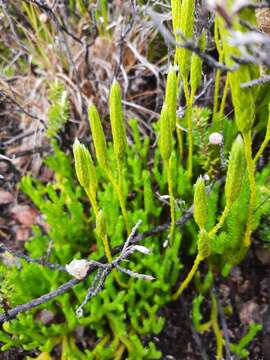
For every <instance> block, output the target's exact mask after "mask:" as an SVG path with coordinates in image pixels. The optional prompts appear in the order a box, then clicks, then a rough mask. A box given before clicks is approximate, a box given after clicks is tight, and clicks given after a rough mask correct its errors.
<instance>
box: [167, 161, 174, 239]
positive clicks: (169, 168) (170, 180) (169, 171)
mask: <svg viewBox="0 0 270 360" xmlns="http://www.w3.org/2000/svg"><path fill="white" fill-rule="evenodd" d="M166 168H167V179H168V191H169V198H170V211H171V225H170V243H171V244H172V243H173V238H174V231H175V221H176V219H175V200H174V196H173V178H172V157H170V159H169V161H167V163H166Z"/></svg>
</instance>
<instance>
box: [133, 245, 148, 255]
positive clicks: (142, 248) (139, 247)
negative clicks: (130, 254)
mask: <svg viewBox="0 0 270 360" xmlns="http://www.w3.org/2000/svg"><path fill="white" fill-rule="evenodd" d="M134 250H137V251H139V252H141V253H143V254H150V252H151V250H150V249H148V248H147V247H145V246H142V245H134Z"/></svg>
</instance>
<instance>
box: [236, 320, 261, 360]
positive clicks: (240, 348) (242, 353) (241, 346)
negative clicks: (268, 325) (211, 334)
mask: <svg viewBox="0 0 270 360" xmlns="http://www.w3.org/2000/svg"><path fill="white" fill-rule="evenodd" d="M261 330H262V325H261V324H256V323H251V324H249V329H248V332H247V333H246V334H245V335H244V336H243V337H242V339H241V340H240V341H239V343H238V344H230V348H231V351H232V352H233V353H234V354H236V355H237V356H239V358H240V359H243V358H246V357H248V355H249V351H248V350H247V349H246V347H247V346H248V345H249V343H250V342H251V341H252V340H253V339H254V338H255V336H256V335H257V333H258V332H259V331H261Z"/></svg>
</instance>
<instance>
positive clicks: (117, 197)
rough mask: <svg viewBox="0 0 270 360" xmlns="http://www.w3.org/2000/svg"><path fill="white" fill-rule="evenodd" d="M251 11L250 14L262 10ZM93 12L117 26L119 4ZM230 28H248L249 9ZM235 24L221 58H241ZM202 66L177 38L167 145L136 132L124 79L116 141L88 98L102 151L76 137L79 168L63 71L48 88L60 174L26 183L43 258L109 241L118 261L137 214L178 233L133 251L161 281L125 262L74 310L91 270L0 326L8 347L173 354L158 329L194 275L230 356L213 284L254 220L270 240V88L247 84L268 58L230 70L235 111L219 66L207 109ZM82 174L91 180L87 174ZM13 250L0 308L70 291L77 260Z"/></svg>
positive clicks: (162, 132) (114, 95) (4, 268)
mask: <svg viewBox="0 0 270 360" xmlns="http://www.w3.org/2000/svg"><path fill="white" fill-rule="evenodd" d="M195 3H196V2H194V1H191V0H183V1H182V2H180V1H174V0H172V1H171V4H172V26H173V31H174V36H175V39H176V40H177V41H178V42H180V43H181V42H183V39H182V38H181V35H180V34H179V32H178V31H181V33H182V34H183V35H184V36H185V37H186V38H188V39H191V38H192V37H193V36H194V18H195V15H194V13H195ZM87 6H88V3H87V2H85V1H83V0H81V1H78V2H75V1H70V2H69V8H70V9H71V10H73V11H75V10H78V11H79V13H80V14H82V15H87V13H88V7H87ZM24 11H25V14H26V15H27V18H28V20H29V22H30V24H31V26H32V28H33V29H34V31H35V34H36V36H37V39H38V40H40V41H43V42H44V41H45V42H47V43H48V44H49V43H51V41H52V38H53V33H52V32H51V30H50V27H49V26H48V27H46V26H45V25H44V24H43V25H42V26H40V25H41V24H40V20H39V19H38V11H37V9H36V8H35V7H33V6H32V5H31V6H30V5H24ZM249 14H251V19H252V18H253V15H254V14H253V13H250V12H249ZM94 16H95V17H96V18H97V19H99V20H100V17H102V18H103V23H102V24H101V22H99V23H98V24H97V26H98V29H99V33H100V34H102V35H104V34H107V35H109V34H108V29H107V25H108V2H107V1H105V0H104V1H101V2H99V4H98V6H97V7H96V8H95V11H94ZM240 16H244V17H246V16H247V14H246V13H245V14H243V13H241V14H240ZM231 26H232V29H234V30H237V31H243V28H242V27H241V25H240V21H239V19H238V18H237V17H235V18H234V19H233V21H232V24H231ZM195 35H196V36H197V34H195ZM229 35H230V34H229V32H228V28H227V26H226V24H224V21H223V19H221V18H220V17H219V16H218V15H217V17H216V21H215V41H216V47H217V50H218V54H219V61H225V62H226V64H227V65H229V66H232V65H234V64H233V60H232V55H234V56H238V55H240V53H239V49H237V48H235V47H233V46H231V44H230V42H229V41H228V37H229ZM25 36H26V35H25ZM37 42H38V41H37ZM197 43H198V46H199V47H200V48H201V49H202V50H204V49H205V47H206V36H205V33H204V32H202V34H200V36H199V37H198V36H197ZM35 58H36V62H37V63H38V61H40V60H41V59H42V62H43V64H46V62H48V61H49V59H48V58H47V57H46V54H45V53H44V50H43V49H42V45H40V48H37V49H36V52H35ZM47 65H48V64H47ZM48 66H49V65H48ZM50 66H51V65H50ZM202 70H203V61H202V58H201V57H199V56H198V55H197V54H191V52H190V50H187V49H185V48H182V47H177V49H176V51H175V67H174V68H173V69H172V68H170V70H169V72H168V77H167V83H166V92H165V97H164V102H163V104H162V108H161V114H160V121H159V122H158V124H156V125H154V126H153V128H154V131H155V135H156V136H157V137H158V136H159V139H158V144H159V146H156V143H155V144H152V143H151V141H150V138H149V137H148V136H144V138H143V139H142V138H141V135H140V128H139V125H138V122H137V121H136V119H131V120H129V122H128V125H129V127H130V129H131V135H129V138H128V139H127V134H126V119H125V117H124V111H123V107H122V96H121V87H120V84H119V83H118V82H117V81H116V80H115V81H114V82H113V85H112V87H111V89H110V97H109V112H110V122H111V130H112V138H113V141H112V142H109V141H106V139H105V134H104V131H103V125H102V119H100V116H99V113H98V111H97V109H96V107H95V106H94V105H90V107H89V109H88V115H89V121H90V127H91V133H92V140H93V145H94V149H95V156H96V160H95V159H94V161H93V160H92V157H91V154H90V151H89V149H87V147H86V146H84V145H82V144H81V143H80V142H79V141H78V140H76V141H75V144H74V149H73V150H74V158H75V166H73V164H72V160H71V158H70V157H69V156H68V155H66V154H65V153H64V152H63V151H62V150H60V148H59V146H58V145H57V144H56V142H55V141H54V140H53V139H54V138H55V137H57V135H58V133H59V131H60V130H61V129H62V128H63V127H64V125H65V123H66V122H67V120H68V117H69V111H70V104H69V101H68V96H67V92H66V91H65V88H64V86H63V85H62V84H61V83H60V82H58V81H55V82H54V83H53V84H52V85H51V86H50V89H49V93H48V99H49V102H50V106H49V110H48V113H47V116H48V123H47V125H48V126H47V136H48V137H49V138H50V140H51V142H52V145H53V148H54V153H53V155H52V156H50V157H49V158H48V159H46V160H45V161H44V163H45V165H46V166H48V167H49V168H50V169H52V170H53V171H54V174H55V176H54V180H53V181H52V182H51V183H49V184H44V183H42V182H40V181H38V180H35V179H33V178H31V177H30V176H25V177H23V178H22V180H21V184H20V188H21V190H22V191H23V192H24V193H25V194H26V195H28V197H29V198H30V199H31V200H32V202H33V204H34V205H35V206H36V208H37V209H38V210H39V211H40V213H41V219H42V221H41V222H40V224H43V226H34V227H33V229H32V236H31V239H30V240H29V241H27V242H26V243H25V251H26V252H27V254H28V255H29V256H30V257H31V258H34V259H45V258H46V256H47V255H46V254H47V250H48V248H49V247H51V251H50V254H49V259H48V260H49V261H51V262H54V263H57V264H60V265H66V264H67V263H69V262H70V261H71V260H72V259H75V258H77V259H79V258H84V259H86V258H87V259H93V260H97V259H99V258H100V257H101V256H103V255H104V252H105V254H106V256H107V259H108V261H109V262H110V261H111V260H112V256H111V253H110V249H112V248H114V247H115V246H118V245H121V244H123V242H124V241H125V239H126V237H127V235H128V233H129V232H130V228H131V227H132V226H133V225H135V224H136V223H137V221H138V220H139V219H141V220H142V226H141V228H140V231H142V232H143V231H147V230H149V229H151V228H153V227H156V226H159V225H161V224H162V223H165V222H170V224H168V225H167V228H169V229H170V233H169V235H168V233H166V231H164V232H163V233H159V234H156V235H155V236H150V237H148V238H146V239H145V240H144V243H143V244H144V245H145V246H147V247H148V248H149V249H151V250H152V252H151V254H150V255H148V256H142V255H138V254H136V253H134V254H132V256H131V257H130V259H129V262H128V266H129V268H130V269H131V270H132V271H135V272H142V273H146V274H151V275H152V276H153V277H154V278H155V280H154V281H152V282H145V281H144V280H142V279H137V280H136V279H134V278H130V277H128V276H127V275H125V274H123V273H120V272H116V271H114V272H113V273H112V274H111V275H110V276H109V277H108V278H107V279H106V282H105V285H104V289H103V290H102V291H101V292H100V294H99V295H98V296H97V297H94V298H92V299H91V301H89V302H88V303H87V304H86V306H85V314H84V316H83V317H81V318H78V317H76V315H75V314H76V308H77V307H78V305H80V304H81V303H82V301H83V299H84V297H85V295H86V291H87V288H88V287H89V286H90V284H91V282H92V281H93V277H94V274H93V275H91V276H90V277H89V278H87V279H86V280H85V281H84V282H83V283H79V284H77V285H76V286H75V287H74V288H72V290H70V291H69V292H67V293H65V294H63V295H61V296H58V297H57V298H56V299H54V300H51V301H49V302H48V303H45V304H43V305H40V306H39V307H37V308H34V309H32V310H30V311H27V312H25V313H21V314H20V315H19V316H18V317H17V318H16V319H14V320H11V321H7V322H5V323H4V325H3V329H2V330H1V331H0V342H1V346H2V347H1V349H2V350H6V349H9V348H11V347H13V346H20V347H22V348H23V349H25V350H33V349H34V350H37V351H38V352H40V353H41V355H40V356H43V355H44V358H46V357H47V358H50V355H51V354H53V352H54V351H55V349H56V348H57V347H58V348H61V349H62V350H61V352H62V353H61V356H62V358H63V359H64V358H67V359H71V360H73V359H82V360H83V359H112V358H115V359H121V358H126V359H130V360H132V359H134V360H135V359H159V358H162V354H161V353H160V352H159V351H158V350H157V349H156V346H155V344H154V343H153V342H151V341H150V337H151V334H159V333H160V332H161V330H162V328H163V326H164V322H165V320H164V318H162V317H161V316H160V315H159V314H160V309H161V308H162V306H164V305H165V304H166V303H168V302H169V301H171V300H172V299H176V298H177V297H178V296H179V295H180V294H182V292H183V290H184V289H185V288H186V287H187V285H188V284H189V283H190V281H191V280H192V279H193V276H194V277H195V285H196V291H197V293H196V295H195V297H194V300H193V310H192V319H193V324H194V327H195V329H196V330H197V331H200V332H203V331H206V330H209V329H210V328H211V329H212V331H213V334H214V335H215V337H216V342H217V351H216V355H217V358H218V359H221V358H222V349H223V341H222V333H221V331H220V329H219V325H218V306H217V299H216V295H215V292H214V289H213V288H212V286H213V283H214V272H213V271H214V270H215V271H217V272H218V271H220V272H221V273H222V274H225V275H228V274H229V270H230V269H231V267H232V266H233V265H234V264H237V263H239V262H240V261H241V260H242V259H243V257H244V256H245V254H246V252H247V251H248V248H249V245H250V234H251V231H254V230H256V229H257V230H258V231H259V234H261V236H263V237H264V236H265V238H266V239H265V241H269V239H268V238H267V236H268V234H267V231H268V232H269V224H268V225H267V224H266V225H261V223H262V219H269V216H270V201H269V197H270V186H269V182H268V183H267V179H268V178H269V176H270V165H269V164H266V166H265V167H264V169H262V170H260V171H259V170H257V169H256V163H257V160H258V159H259V157H260V156H261V154H262V153H263V151H264V150H265V149H266V147H267V144H268V142H269V140H270V130H269V129H270V120H269V119H270V117H269V112H270V108H269V106H268V105H269V104H268V102H269V99H268V100H267V101H268V102H267V101H266V100H263V98H264V97H265V98H267V96H265V91H266V90H267V87H266V86H265V87H260V88H259V89H253V88H249V89H244V88H243V87H242V86H241V83H243V82H246V81H249V80H251V79H253V78H254V77H255V76H256V75H257V74H258V72H259V68H258V66H255V65H240V66H239V67H238V68H237V70H236V71H232V72H229V73H228V74H227V75H224V77H226V76H227V80H226V83H227V84H229V87H230V94H231V100H232V104H233V109H234V115H233V116H230V117H229V115H228V117H223V113H224V106H225V105H224V104H223V105H222V101H223V100H224V99H225V100H226V96H227V94H226V91H225V90H224V94H225V95H224V94H223V97H222V101H221V105H220V109H219V108H218V105H219V101H218V99H219V90H220V89H219V86H220V79H221V72H220V71H219V70H217V71H216V78H215V96H214V97H215V99H214V110H213V112H212V111H211V110H210V109H209V108H208V107H206V106H204V107H203V106H197V105H196V106H195V105H194V104H195V100H196V99H195V95H196V93H197V92H198V90H199V88H200V86H201V80H202ZM179 80H181V83H182V84H183V90H184V95H185V101H186V104H185V114H184V117H183V119H182V120H180V119H179V118H178V117H177V114H176V108H177V99H178V98H179V99H180V97H179V96H178V95H179V84H180V83H179ZM225 100H224V101H225ZM181 101H182V99H181ZM265 101H266V102H267V104H266V103H265ZM196 104H197V103H196ZM257 104H258V107H256V105H257ZM207 105H209V104H207ZM210 105H211V103H210ZM266 109H267V110H266ZM255 121H256V122H255ZM267 121H268V122H267ZM266 123H267V124H268V125H266ZM180 125H181V126H180ZM182 129H187V136H183V134H182ZM175 132H176V134H177V142H176V137H175ZM213 132H219V133H220V134H222V135H223V141H222V143H221V144H218V146H217V145H215V144H210V143H209V135H210V134H211V133H213ZM238 132H239V133H240V134H238ZM254 135H256V138H257V137H258V139H260V138H263V137H264V140H263V142H262V143H261V144H259V150H258V152H257V154H254V146H253V145H254V144H253V143H252V141H253V138H254ZM150 145H151V146H150ZM256 145H257V144H256ZM75 172H76V174H77V179H78V181H79V183H80V185H81V186H82V188H81V187H80V186H78V184H77V183H76V180H75V178H76V177H75ZM201 175H205V176H204V177H201ZM206 175H208V176H209V180H210V181H209V182H207V176H206ZM196 178H197V179H198V180H197V182H196V184H195V187H194V186H193V184H194V182H195V181H196ZM216 179H217V181H216V182H215V183H214V184H213V182H214V180H216ZM212 185H213V186H212ZM83 190H84V191H83ZM85 195H87V197H86V196H85ZM179 204H180V205H179ZM192 205H194V219H193V220H191V221H189V222H188V223H187V224H186V225H185V226H184V227H182V228H181V231H179V229H178V228H177V227H176V219H177V218H179V217H180V216H181V215H183V213H184V210H186V209H190V207H191V206H192ZM169 214H170V215H169ZM198 227H199V229H198ZM94 229H95V231H94ZM168 240H172V241H168ZM247 240H248V241H247ZM269 242H270V241H269ZM182 243H183V247H182V248H181V246H182ZM167 244H169V245H167ZM180 248H181V249H180ZM180 250H181V252H180ZM183 252H185V253H186V254H188V255H194V254H196V252H197V256H196V258H195V261H194V264H193V266H192V268H191V270H190V272H189V273H188V275H187V278H186V279H185V280H184V281H183V283H182V284H181V285H180V287H179V289H178V290H177V291H176V293H175V294H173V295H172V290H173V289H174V288H175V285H176V283H177V280H178V279H179V275H180V273H181V270H182V268H183V265H182V262H181V255H182V253H183ZM184 255H185V254H184ZM2 257H3V259H4V261H3V264H1V266H0V280H1V284H0V291H1V292H0V293H1V300H2V301H1V312H2V313H3V312H4V311H5V304H7V305H8V306H11V307H12V306H16V305H18V304H22V303H25V302H27V301H29V300H31V299H33V298H36V297H38V296H41V295H42V294H44V293H47V292H50V291H52V290H54V289H56V288H58V287H59V286H60V285H61V284H63V283H64V282H65V281H67V280H68V279H69V278H70V277H69V275H68V274H67V272H65V271H58V270H52V269H49V268H48V267H45V266H42V265H39V264H37V263H27V262H26V261H25V260H23V259H19V260H18V259H14V257H12V256H10V255H8V254H7V253H4V254H3V256H2ZM206 259H207V265H206V264H205V266H208V272H207V275H206V276H205V278H204V279H203V280H202V281H201V279H200V278H199V276H198V271H197V270H198V268H199V266H200V264H201V262H202V261H203V260H206ZM209 295H210V296H209ZM207 296H209V298H211V308H210V309H209V310H210V311H209V313H210V317H209V320H208V321H207V322H203V319H204V314H205V313H206V312H205V311H203V306H204V303H205V300H206V299H207ZM45 310H46V311H47V312H49V313H50V315H51V316H50V317H51V319H50V320H49V321H46V319H44V316H43V315H44V311H45ZM81 330H82V331H83V333H84V334H87V336H90V337H91V345H89V343H87V342H83V341H81V339H80V336H79V335H78V334H79V333H80V331H81ZM259 330H260V326H259V325H258V324H251V325H250V328H249V331H248V332H247V334H246V335H245V336H244V337H243V338H242V339H241V340H240V342H239V343H238V344H232V345H231V350H232V351H233V352H234V353H235V354H237V356H239V357H241V358H243V357H247V356H248V350H247V349H246V346H247V345H248V344H249V343H250V342H251V341H252V339H253V338H254V337H255V336H256V334H257V332H258V331H259ZM89 334H90V335H89ZM45 356H46V357H45Z"/></svg>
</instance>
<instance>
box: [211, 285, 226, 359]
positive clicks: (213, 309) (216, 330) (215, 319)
mask: <svg viewBox="0 0 270 360" xmlns="http://www.w3.org/2000/svg"><path fill="white" fill-rule="evenodd" d="M211 302H212V303H211V315H210V320H211V323H212V328H213V331H214V334H215V337H216V341H217V351H216V358H217V360H221V359H223V337H222V333H221V331H220V328H219V325H218V306H217V299H216V297H215V295H214V294H213V293H212V292H211Z"/></svg>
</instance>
